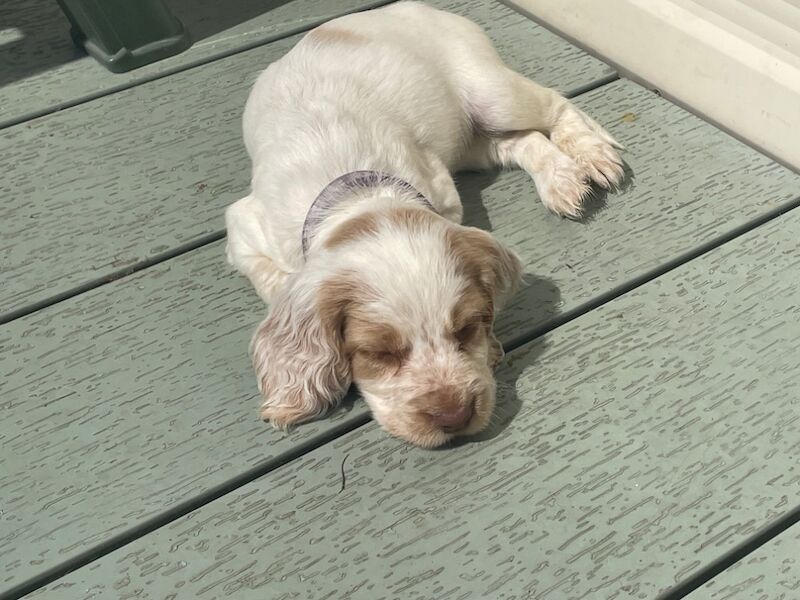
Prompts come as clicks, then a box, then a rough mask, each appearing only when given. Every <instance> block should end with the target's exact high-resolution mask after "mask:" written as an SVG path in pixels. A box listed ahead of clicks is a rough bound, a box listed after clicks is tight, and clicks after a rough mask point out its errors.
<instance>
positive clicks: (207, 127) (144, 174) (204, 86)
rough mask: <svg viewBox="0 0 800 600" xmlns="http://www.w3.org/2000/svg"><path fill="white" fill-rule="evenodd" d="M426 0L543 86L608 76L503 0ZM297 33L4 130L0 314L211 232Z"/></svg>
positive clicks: (239, 179) (242, 169) (241, 185)
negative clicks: (258, 89) (267, 89)
mask: <svg viewBox="0 0 800 600" xmlns="http://www.w3.org/2000/svg"><path fill="white" fill-rule="evenodd" d="M434 4H436V5H438V6H441V7H443V8H455V10H456V12H460V13H462V14H464V15H466V16H469V17H470V18H473V19H474V20H476V21H478V22H480V23H481V24H483V25H485V26H487V28H488V32H489V34H490V35H491V36H492V37H493V38H494V40H495V41H496V43H497V46H498V48H499V50H500V52H501V53H502V54H503V55H504V56H505V57H506V59H507V60H508V62H509V64H510V65H511V66H513V67H514V68H516V69H518V70H520V71H522V72H524V73H526V74H527V75H530V76H532V77H534V78H536V79H538V80H539V81H541V82H542V83H544V84H547V85H553V86H556V87H558V88H560V89H562V90H570V89H573V88H575V87H578V86H581V85H584V84H587V83H589V82H591V81H593V80H596V79H597V78H598V77H601V76H604V75H607V74H608V72H609V71H608V68H607V67H606V66H605V65H603V64H602V63H600V62H599V61H597V60H596V59H593V58H590V57H589V56H588V55H586V54H585V53H583V52H581V51H580V50H578V49H577V48H575V47H574V46H571V45H570V44H568V43H567V42H565V41H564V40H561V39H560V38H557V37H556V36H555V35H553V34H551V33H549V32H548V31H546V30H545V29H543V28H541V27H538V26H537V25H534V24H533V23H531V22H530V21H528V20H526V19H525V18H524V17H522V16H520V15H518V14H516V13H515V12H514V11H512V10H511V9H509V8H507V7H504V6H500V5H493V4H487V3H486V2H484V0H470V1H469V2H453V0H441V1H439V2H434ZM297 39H299V38H297V37H293V38H288V39H286V40H282V41H279V42H276V43H274V44H269V45H267V46H264V47H260V48H257V49H254V50H251V51H248V52H245V53H242V54H239V55H236V56H233V57H230V58H228V59H224V60H219V61H216V62H214V63H211V64H209V65H206V66H204V67H202V68H197V69H192V70H190V71H187V72H184V73H180V74H176V75H173V76H171V77H167V78H165V79H161V80H158V81H154V82H151V83H148V84H145V85H141V86H137V87H135V88H133V89H130V90H127V91H125V92H121V93H118V94H114V95H112V96H109V97H106V98H102V99H100V100H97V101H94V102H90V103H88V104H84V105H81V106H79V107H76V108H74V109H70V110H66V111H63V112H61V113H58V114H53V115H50V116H48V117H43V118H41V119H37V120H35V121H31V122H28V123H25V124H21V125H19V126H16V127H12V128H10V129H7V130H5V131H4V132H3V134H4V135H3V136H2V139H0V172H2V173H3V174H4V177H3V179H2V181H0V196H1V197H3V198H4V199H5V201H4V202H2V207H0V283H1V285H0V314H3V313H6V312H8V311H11V310H14V309H17V308H20V307H23V306H25V305H27V304H31V303H35V302H39V301H42V300H44V299H46V298H49V297H52V296H53V295H55V294H58V293H62V292H64V291H67V290H70V289H72V288H74V287H75V286H79V285H82V284H84V283H86V282H87V281H93V280H97V279H103V278H105V277H107V276H108V275H109V274H111V273H114V272H115V271H118V270H120V269H123V268H125V267H127V266H130V265H132V264H135V263H137V262H140V261H143V260H147V259H149V258H152V257H153V256H154V255H158V254H160V253H162V252H164V251H166V250H169V249H171V248H174V247H176V246H179V245H181V244H184V243H189V242H191V241H193V240H196V239H197V238H198V237H201V236H203V235H204V234H208V233H209V232H212V231H218V230H221V229H222V228H223V226H224V225H223V216H222V215H223V210H224V207H225V206H227V205H228V204H230V203H231V202H233V201H235V200H237V199H238V198H240V197H241V196H243V195H244V194H245V193H246V192H247V189H248V186H249V181H250V163H249V159H248V158H247V155H246V152H245V149H244V144H243V142H242V139H241V124H240V119H241V113H242V110H243V108H244V103H245V99H246V97H247V93H248V91H249V88H250V86H251V84H252V82H253V81H254V79H255V77H256V75H257V73H258V72H260V71H261V70H262V69H263V68H264V67H265V66H266V65H267V64H269V63H270V62H272V61H274V60H276V59H278V58H279V57H280V56H282V55H283V54H284V53H285V52H286V51H288V50H289V48H291V47H292V45H294V43H295V42H296V41H297ZM187 90H188V91H189V92H188V93H187Z"/></svg>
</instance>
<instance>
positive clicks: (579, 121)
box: [550, 108, 624, 189]
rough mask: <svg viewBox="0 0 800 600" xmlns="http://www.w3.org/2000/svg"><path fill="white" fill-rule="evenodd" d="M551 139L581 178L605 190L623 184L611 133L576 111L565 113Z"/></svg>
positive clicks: (615, 145) (620, 166)
mask: <svg viewBox="0 0 800 600" xmlns="http://www.w3.org/2000/svg"><path fill="white" fill-rule="evenodd" d="M550 140H551V141H552V142H553V143H554V144H555V145H556V146H558V148H559V149H560V150H561V151H562V152H563V153H564V154H566V155H567V156H570V157H571V158H573V159H574V160H575V162H576V163H578V165H579V166H580V167H581V169H582V170H583V176H584V177H585V178H587V179H589V180H591V181H593V182H595V183H596V184H597V185H599V186H600V187H602V188H604V189H609V188H612V187H616V186H618V185H619V184H620V182H621V181H622V178H623V175H624V169H623V167H622V159H621V158H620V156H619V153H618V152H617V150H616V148H621V147H622V146H620V144H619V143H617V141H616V140H615V139H614V138H613V137H611V134H610V133H608V132H607V131H606V130H605V129H603V128H602V127H601V126H600V125H598V124H597V123H596V122H595V121H593V120H592V119H591V118H590V117H589V116H588V115H585V114H583V113H581V112H580V111H578V110H577V109H574V108H573V109H572V110H571V111H567V113H566V114H565V115H564V117H563V118H562V119H561V121H560V123H559V124H558V126H557V127H555V128H554V129H553V131H552V133H551V135H550Z"/></svg>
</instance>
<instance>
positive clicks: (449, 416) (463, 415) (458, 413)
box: [431, 402, 475, 433]
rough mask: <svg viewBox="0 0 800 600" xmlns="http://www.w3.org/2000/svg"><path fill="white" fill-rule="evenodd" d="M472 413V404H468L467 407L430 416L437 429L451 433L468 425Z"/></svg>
mask: <svg viewBox="0 0 800 600" xmlns="http://www.w3.org/2000/svg"><path fill="white" fill-rule="evenodd" d="M474 412H475V408H474V404H473V403H472V402H470V403H469V405H467V406H461V407H459V408H456V409H455V410H447V411H444V412H440V413H436V414H434V415H431V416H432V417H433V422H434V423H436V426H437V427H439V428H440V429H441V430H442V431H445V432H447V433H452V432H454V431H458V430H459V429H464V427H465V426H466V424H467V423H469V420H470V419H471V418H472V415H473V413H474Z"/></svg>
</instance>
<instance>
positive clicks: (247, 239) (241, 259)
mask: <svg viewBox="0 0 800 600" xmlns="http://www.w3.org/2000/svg"><path fill="white" fill-rule="evenodd" d="M258 219H259V214H258V211H257V205H255V206H254V199H253V198H252V197H251V196H247V197H246V198H242V199H241V200H238V201H237V202H234V203H233V204H231V205H230V206H229V207H228V209H227V210H226V211H225V225H226V228H227V230H228V243H227V246H226V252H227V255H228V262H229V263H230V264H231V265H233V266H234V267H236V269H238V270H239V272H241V273H243V274H244V275H246V276H247V278H248V279H249V280H250V282H251V283H252V284H253V287H254V288H255V290H256V293H257V294H258V295H259V296H260V297H261V299H262V300H264V302H266V303H267V304H269V303H270V302H271V301H272V298H273V297H274V295H275V293H276V292H277V291H278V290H279V289H281V287H283V285H284V283H285V282H286V278H287V277H288V276H289V275H288V273H285V272H284V271H282V270H281V269H280V268H278V267H277V266H276V265H275V263H273V262H272V260H271V259H270V258H269V257H268V256H266V255H265V254H264V253H263V251H260V250H259V246H260V245H263V243H260V242H263V233H261V231H260V229H259V225H258Z"/></svg>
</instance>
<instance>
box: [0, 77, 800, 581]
mask: <svg viewBox="0 0 800 600" xmlns="http://www.w3.org/2000/svg"><path fill="white" fill-rule="evenodd" d="M579 101H580V103H581V104H582V105H583V106H585V107H586V108H587V109H588V110H589V111H590V112H591V113H592V114H595V115H597V116H598V117H599V118H601V119H602V120H603V121H605V122H609V124H610V127H611V129H612V130H613V131H614V133H615V135H617V136H618V138H619V139H620V141H621V142H622V143H624V144H625V145H626V146H627V147H628V148H629V151H628V162H629V163H630V167H631V169H632V171H633V173H634V174H635V177H634V179H633V183H632V184H631V185H628V186H627V188H626V189H624V190H623V191H621V192H620V193H619V194H618V195H614V196H610V197H609V199H608V207H607V208H606V209H604V210H600V211H599V212H597V213H596V214H595V215H594V217H593V219H591V220H590V221H588V222H587V223H575V222H570V221H566V220H562V219H559V218H556V217H554V216H552V215H549V214H547V213H546V211H545V209H544V208H543V207H542V206H541V204H540V203H539V202H538V201H537V199H536V197H535V193H534V191H533V185H532V183H531V182H530V180H529V179H528V178H527V176H526V175H525V174H524V173H519V172H505V173H501V174H473V175H465V176H462V177H460V178H459V179H460V181H459V185H460V189H461V191H462V195H463V196H464V199H465V202H466V204H467V211H466V214H467V221H468V222H469V223H470V224H472V225H477V226H480V227H484V228H489V229H492V230H493V231H494V233H495V235H496V236H497V237H498V238H499V239H501V240H502V241H504V242H506V243H508V244H509V245H510V246H512V247H513V248H514V249H515V250H516V251H517V252H518V253H519V254H520V256H521V258H522V260H523V262H524V264H526V265H527V268H526V270H527V271H528V274H529V278H528V284H527V286H526V287H525V288H524V289H523V290H522V292H521V293H520V294H518V295H517V296H516V297H515V298H514V299H513V300H512V302H511V304H510V306H509V307H508V309H507V310H506V311H505V312H504V313H502V315H501V317H500V320H499V322H498V332H499V334H500V336H501V338H502V339H503V340H504V341H508V340H509V339H512V338H514V337H516V336H518V335H519V334H521V333H524V332H526V331H530V330H532V329H533V328H536V327H537V326H541V325H542V324H544V323H547V322H552V320H553V319H554V318H556V317H557V316H558V314H559V312H567V311H573V310H577V309H578V308H579V307H580V306H581V305H582V304H583V303H585V302H587V301H589V300H590V299H593V298H596V297H597V296H598V295H600V294H605V293H608V292H610V291H611V290H613V289H615V288H616V287H617V286H619V285H623V284H625V283H626V282H629V281H631V280H632V279H634V278H638V277H641V276H643V275H644V274H646V273H647V272H648V270H649V269H651V268H653V266H655V265H662V264H664V263H665V262H667V261H671V260H673V259H675V258H676V257H677V256H680V255H682V254H683V253H684V252H685V251H686V250H687V249H690V248H693V247H694V246H696V245H697V244H699V243H701V242H704V241H706V240H707V239H709V238H711V237H713V236H715V235H719V234H721V233H724V232H726V231H728V230H729V228H730V227H731V226H733V225H734V224H738V223H740V222H741V221H743V219H744V218H745V216H746V215H747V214H754V213H757V212H758V211H763V210H766V209H767V208H769V207H773V206H775V205H779V204H780V203H781V202H782V201H783V200H785V199H786V198H787V197H788V194H789V192H790V190H791V189H792V186H791V185H790V184H791V182H792V181H793V180H792V179H791V178H789V177H787V176H785V175H783V173H784V172H783V171H781V170H779V169H776V168H773V167H772V166H771V163H769V162H768V161H766V159H763V158H761V157H759V156H758V155H757V154H755V153H753V152H752V151H750V150H748V149H747V148H745V147H744V146H742V145H741V144H738V143H737V142H735V141H733V140H731V139H730V138H729V137H728V136H726V135H724V134H722V133H720V132H718V131H716V130H715V129H713V128H712V127H710V126H708V125H706V124H704V123H702V122H701V121H699V120H698V119H697V118H695V117H693V116H691V115H689V114H688V113H686V112H684V111H682V110H681V109H679V108H676V107H674V106H673V105H671V104H669V103H668V102H666V101H665V100H663V99H661V98H659V97H657V96H655V95H653V94H651V93H650V92H648V91H646V90H644V89H642V88H640V87H638V86H636V85H635V84H632V83H630V82H626V81H621V82H617V83H614V84H611V85H608V86H604V87H603V88H601V89H599V90H597V91H595V92H592V93H591V94H587V96H586V97H585V98H584V97H581V98H580V100H579ZM628 113H635V114H636V115H638V116H637V118H636V119H635V120H630V119H629V118H628V119H624V118H622V117H621V115H622V116H624V115H626V114H628ZM654 140H655V141H656V143H654ZM704 161H705V162H704ZM699 165H702V168H701V167H700V166H699ZM692 169H695V170H694V171H692ZM747 169H749V170H750V173H749V174H748V176H746V177H745V176H741V175H740V174H741V173H742V172H744V171H745V170H747ZM263 312H264V309H263V307H262V305H261V304H260V302H259V301H258V299H257V298H256V297H255V294H254V293H253V292H251V291H250V290H249V289H248V284H247V282H246V281H245V279H244V278H243V277H241V276H238V275H236V274H235V273H233V272H232V271H231V269H230V268H229V267H228V266H227V265H226V264H225V263H224V257H223V251H222V242H217V243H215V244H212V245H210V246H208V247H206V248H203V249H200V250H196V251H193V252H190V253H188V254H185V255H183V256H180V257H177V258H174V259H172V260H169V261H167V262H165V263H162V264H160V265H157V266H154V267H152V268H149V269H146V270H144V271H140V272H139V273H136V274H135V275H132V276H130V277H126V278H123V279H121V280H118V281H115V282H113V283H110V284H108V285H105V286H102V287H100V288H97V289H95V290H92V291H90V292H88V293H85V294H81V295H80V296H77V297H74V298H71V299H69V300H66V301H64V302H61V303H59V304H56V305H53V306H50V307H48V308H46V309H43V310H40V311H37V312H35V313H33V314H31V315H28V316H26V317H24V318H20V319H18V320H16V321H13V322H11V323H9V324H7V325H5V326H4V328H3V330H2V333H0V348H2V349H3V352H0V372H2V373H4V377H3V378H2V379H0V398H3V400H4V402H5V404H4V408H5V409H6V410H5V411H4V415H3V416H4V419H3V421H2V425H0V456H2V459H0V460H2V468H0V486H2V487H3V489H4V490H13V495H12V496H11V498H12V500H11V501H10V502H7V503H6V505H5V506H4V507H3V509H4V511H5V515H6V519H7V520H6V521H5V522H6V523H8V524H10V527H9V528H8V529H7V530H6V531H7V534H6V535H4V536H0V571H2V572H3V573H4V576H5V579H0V581H2V583H3V585H5V586H6V587H10V586H12V585H16V584H18V583H19V582H20V581H21V580H23V579H26V578H28V577H32V576H34V575H36V574H37V573H39V572H41V571H42V570H44V569H46V568H48V567H52V566H54V565H57V564H59V563H60V562H61V561H64V560H66V559H68V558H71V557H73V556H75V555H76V554H78V553H80V552H82V551H86V550H87V549H89V548H92V547H94V546H95V545H97V544H99V543H102V542H103V541H105V540H106V539H107V538H108V537H110V536H113V535H116V534H118V533H120V532H124V531H129V530H130V529H131V528H135V527H137V526H139V525H140V524H141V523H142V521H143V520H145V519H147V518H150V517H152V516H154V515H157V514H159V513H160V512H161V511H164V510H167V509H169V508H172V507H174V505H175V504H176V503H177V502H181V501H183V500H185V499H187V498H191V497H197V496H198V495H200V494H203V493H204V492H205V491H206V490H208V489H210V488H211V487H213V486H215V485H219V484H221V483H222V482H225V481H227V480H229V479H230V478H232V477H235V476H237V475H239V474H240V473H242V472H243V471H245V470H247V469H250V468H252V467H254V466H257V465H260V464H264V461H268V460H269V459H270V457H275V456H276V455H277V454H279V453H281V452H283V451H287V450H289V449H292V448H297V447H299V446H301V445H306V446H307V445H309V444H312V443H313V441H314V439H315V438H316V437H317V436H320V435H322V434H323V433H324V432H326V431H329V430H330V429H331V428H334V427H339V426H340V425H342V424H343V423H347V422H352V421H353V420H358V419H360V418H361V416H362V415H363V414H364V407H363V406H362V405H361V404H360V403H356V404H355V406H354V407H353V408H352V409H351V410H350V412H346V411H347V410H348V409H347V408H346V409H345V411H344V412H343V414H339V415H338V418H326V419H324V420H322V421H320V422H318V423H315V424H313V425H308V426H303V427H301V428H299V429H298V430H297V431H295V433H294V434H293V435H292V436H290V437H288V438H287V437H283V436H282V435H281V434H279V433H277V432H275V431H273V430H271V429H270V428H268V427H266V426H264V425H263V424H261V423H260V422H259V421H258V420H257V415H256V410H255V408H256V406H257V398H256V392H255V382H254V378H253V376H252V373H251V369H250V366H249V364H248V360H247V357H246V347H247V341H248V338H249V335H250V331H251V330H252V328H253V327H254V326H255V324H256V323H257V322H258V320H259V319H260V317H261V316H262V314H263ZM348 408H349V407H348ZM76 475H77V476H76ZM1 589H2V588H0V590H1Z"/></svg>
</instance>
